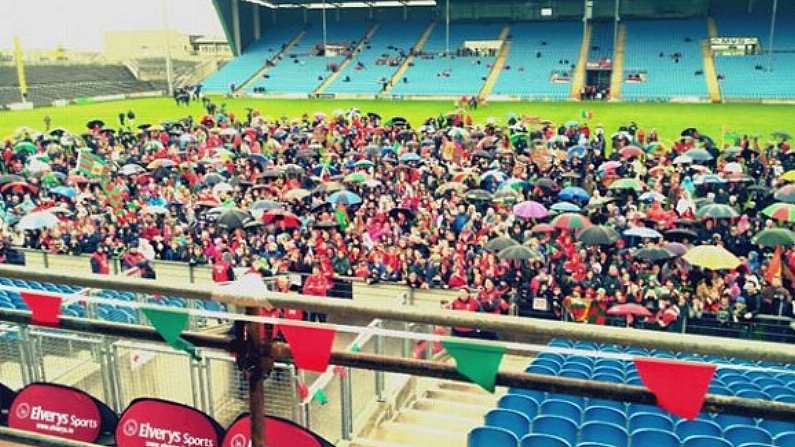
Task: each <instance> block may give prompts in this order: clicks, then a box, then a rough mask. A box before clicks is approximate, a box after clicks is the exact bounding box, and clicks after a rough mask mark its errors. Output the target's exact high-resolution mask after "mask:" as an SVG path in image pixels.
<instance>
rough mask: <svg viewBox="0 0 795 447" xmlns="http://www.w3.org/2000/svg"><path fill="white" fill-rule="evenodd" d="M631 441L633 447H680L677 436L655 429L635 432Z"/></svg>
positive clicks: (631, 436)
mask: <svg viewBox="0 0 795 447" xmlns="http://www.w3.org/2000/svg"><path fill="white" fill-rule="evenodd" d="M630 439H631V441H630V445H632V446H643V447H646V446H653V447H679V438H678V437H677V436H676V435H675V434H673V433H671V432H670V431H665V430H657V429H654V428H642V429H640V430H635V431H634V432H632V434H631V435H630Z"/></svg>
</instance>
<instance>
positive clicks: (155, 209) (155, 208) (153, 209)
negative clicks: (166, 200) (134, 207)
mask: <svg viewBox="0 0 795 447" xmlns="http://www.w3.org/2000/svg"><path fill="white" fill-rule="evenodd" d="M143 212H144V213H146V214H168V208H166V207H164V206H159V205H149V206H147V207H144V209H143Z"/></svg>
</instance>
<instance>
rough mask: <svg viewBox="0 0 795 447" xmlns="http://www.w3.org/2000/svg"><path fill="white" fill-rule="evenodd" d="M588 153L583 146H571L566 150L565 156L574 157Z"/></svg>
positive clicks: (580, 156)
mask: <svg viewBox="0 0 795 447" xmlns="http://www.w3.org/2000/svg"><path fill="white" fill-rule="evenodd" d="M587 153H588V148H586V147H585V146H572V147H570V148H569V150H568V151H566V157H568V158H569V159H572V158H574V157H577V158H582V157H585V154H587Z"/></svg>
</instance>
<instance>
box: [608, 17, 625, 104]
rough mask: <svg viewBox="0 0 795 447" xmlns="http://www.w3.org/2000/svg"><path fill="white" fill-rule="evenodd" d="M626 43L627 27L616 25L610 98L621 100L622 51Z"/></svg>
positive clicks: (622, 80)
mask: <svg viewBox="0 0 795 447" xmlns="http://www.w3.org/2000/svg"><path fill="white" fill-rule="evenodd" d="M626 44H627V27H626V25H624V24H621V25H619V26H618V38H617V39H616V45H615V46H616V47H615V49H614V50H613V73H612V74H611V76H610V100H611V101H619V100H621V87H622V86H623V85H624V51H625V50H626Z"/></svg>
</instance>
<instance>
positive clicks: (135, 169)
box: [119, 163, 146, 175]
mask: <svg viewBox="0 0 795 447" xmlns="http://www.w3.org/2000/svg"><path fill="white" fill-rule="evenodd" d="M144 172H146V169H144V167H143V166H140V165H136V164H133V163H128V164H126V165H124V166H122V167H121V169H119V174H121V175H136V174H141V173H144Z"/></svg>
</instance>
